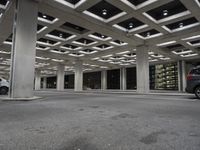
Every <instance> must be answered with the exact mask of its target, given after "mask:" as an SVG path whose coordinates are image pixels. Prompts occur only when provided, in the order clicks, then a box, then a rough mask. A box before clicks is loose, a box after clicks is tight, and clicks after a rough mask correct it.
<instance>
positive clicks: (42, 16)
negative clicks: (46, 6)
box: [38, 12, 58, 24]
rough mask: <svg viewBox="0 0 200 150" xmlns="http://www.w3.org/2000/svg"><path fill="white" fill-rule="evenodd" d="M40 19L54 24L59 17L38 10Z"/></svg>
mask: <svg viewBox="0 0 200 150" xmlns="http://www.w3.org/2000/svg"><path fill="white" fill-rule="evenodd" d="M38 20H39V21H42V22H45V23H49V24H53V23H55V22H56V21H58V18H55V17H52V16H50V15H47V14H45V13H42V12H38Z"/></svg>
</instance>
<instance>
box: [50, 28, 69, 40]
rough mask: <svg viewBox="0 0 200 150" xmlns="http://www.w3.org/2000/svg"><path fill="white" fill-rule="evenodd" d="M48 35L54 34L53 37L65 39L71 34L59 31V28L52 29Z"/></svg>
mask: <svg viewBox="0 0 200 150" xmlns="http://www.w3.org/2000/svg"><path fill="white" fill-rule="evenodd" d="M48 35H50V36H54V37H59V38H62V39H67V38H69V37H71V36H72V34H70V33H66V32H63V31H59V30H53V31H51V32H50V33H49V34H48Z"/></svg>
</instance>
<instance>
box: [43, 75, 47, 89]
mask: <svg viewBox="0 0 200 150" xmlns="http://www.w3.org/2000/svg"><path fill="white" fill-rule="evenodd" d="M46 88H47V77H43V89H46Z"/></svg>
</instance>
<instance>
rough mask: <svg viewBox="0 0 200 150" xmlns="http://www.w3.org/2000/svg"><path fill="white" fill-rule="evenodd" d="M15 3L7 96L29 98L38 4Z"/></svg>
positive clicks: (27, 0) (29, 1)
mask: <svg viewBox="0 0 200 150" xmlns="http://www.w3.org/2000/svg"><path fill="white" fill-rule="evenodd" d="M16 2H17V4H16V8H15V20H14V28H13V47H12V56H11V60H12V64H11V77H10V92H9V96H10V98H31V97H33V87H34V65H35V47H36V33H37V15H38V2H36V1H34V0H18V1H16Z"/></svg>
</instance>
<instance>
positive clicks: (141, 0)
mask: <svg viewBox="0 0 200 150" xmlns="http://www.w3.org/2000/svg"><path fill="white" fill-rule="evenodd" d="M128 1H129V2H130V3H131V4H133V5H135V6H137V5H140V4H142V3H144V2H146V1H148V0H128Z"/></svg>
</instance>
